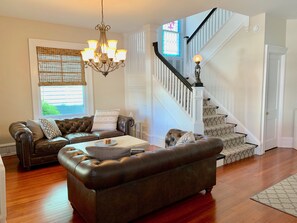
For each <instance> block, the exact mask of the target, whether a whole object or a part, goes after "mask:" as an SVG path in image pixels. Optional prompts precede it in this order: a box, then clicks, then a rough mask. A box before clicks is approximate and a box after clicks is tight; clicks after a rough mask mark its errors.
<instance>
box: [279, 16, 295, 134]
mask: <svg viewBox="0 0 297 223" xmlns="http://www.w3.org/2000/svg"><path fill="white" fill-rule="evenodd" d="M296 40H297V20H288V21H287V32H286V47H287V48H288V51H287V60H286V75H285V93H284V113H283V131H282V136H283V137H293V121H294V110H295V109H296V108H297V98H296V95H297V61H296V58H297V43H296Z"/></svg>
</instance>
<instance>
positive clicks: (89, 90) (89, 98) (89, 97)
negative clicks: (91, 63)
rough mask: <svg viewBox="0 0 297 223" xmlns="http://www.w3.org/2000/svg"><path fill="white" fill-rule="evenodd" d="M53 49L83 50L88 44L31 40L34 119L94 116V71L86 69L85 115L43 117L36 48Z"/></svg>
mask: <svg viewBox="0 0 297 223" xmlns="http://www.w3.org/2000/svg"><path fill="white" fill-rule="evenodd" d="M37 46H43V47H52V48H62V49H74V50H82V49H84V48H86V47H87V45H86V44H81V43H69V42H60V41H51V40H42V39H29V59H30V73H31V90H32V105H33V118H34V119H39V118H44V117H46V118H54V119H64V118H72V117H79V116H82V115H92V114H94V95H93V74H92V69H91V68H89V67H87V68H85V79H86V82H87V85H86V86H85V92H84V94H85V106H86V113H85V114H73V115H72V114H71V115H54V116H48V115H47V116H43V115H42V108H41V94H40V87H39V86H38V83H39V79H38V63H37V52H36V47H37Z"/></svg>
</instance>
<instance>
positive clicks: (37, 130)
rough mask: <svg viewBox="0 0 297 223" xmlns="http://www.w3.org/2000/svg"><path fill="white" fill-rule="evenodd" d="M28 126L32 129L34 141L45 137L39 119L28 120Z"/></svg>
mask: <svg viewBox="0 0 297 223" xmlns="http://www.w3.org/2000/svg"><path fill="white" fill-rule="evenodd" d="M27 127H28V128H29V129H30V130H31V132H32V133H33V141H34V142H35V141H37V140H39V139H42V138H43V137H44V134H43V131H42V129H41V127H40V124H39V121H38V120H28V121H27Z"/></svg>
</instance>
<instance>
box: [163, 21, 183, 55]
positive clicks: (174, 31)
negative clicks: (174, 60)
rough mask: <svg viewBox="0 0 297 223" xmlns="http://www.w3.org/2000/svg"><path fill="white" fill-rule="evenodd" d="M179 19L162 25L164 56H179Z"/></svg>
mask: <svg viewBox="0 0 297 223" xmlns="http://www.w3.org/2000/svg"><path fill="white" fill-rule="evenodd" d="M179 26H180V25H179V21H178V20H176V21H173V22H170V23H167V24H164V25H163V26H162V34H163V35H162V49H163V55H165V56H180V33H179V30H180V27H179Z"/></svg>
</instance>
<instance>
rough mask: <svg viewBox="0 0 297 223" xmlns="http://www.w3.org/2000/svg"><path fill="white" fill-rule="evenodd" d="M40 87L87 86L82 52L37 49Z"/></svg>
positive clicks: (45, 48) (47, 48)
mask: <svg viewBox="0 0 297 223" xmlns="http://www.w3.org/2000/svg"><path fill="white" fill-rule="evenodd" d="M36 51H37V62H38V77H39V84H38V85H39V86H60V85H86V80H85V69H84V62H83V60H82V58H81V53H80V50H71V49H59V48H49V47H36Z"/></svg>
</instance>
